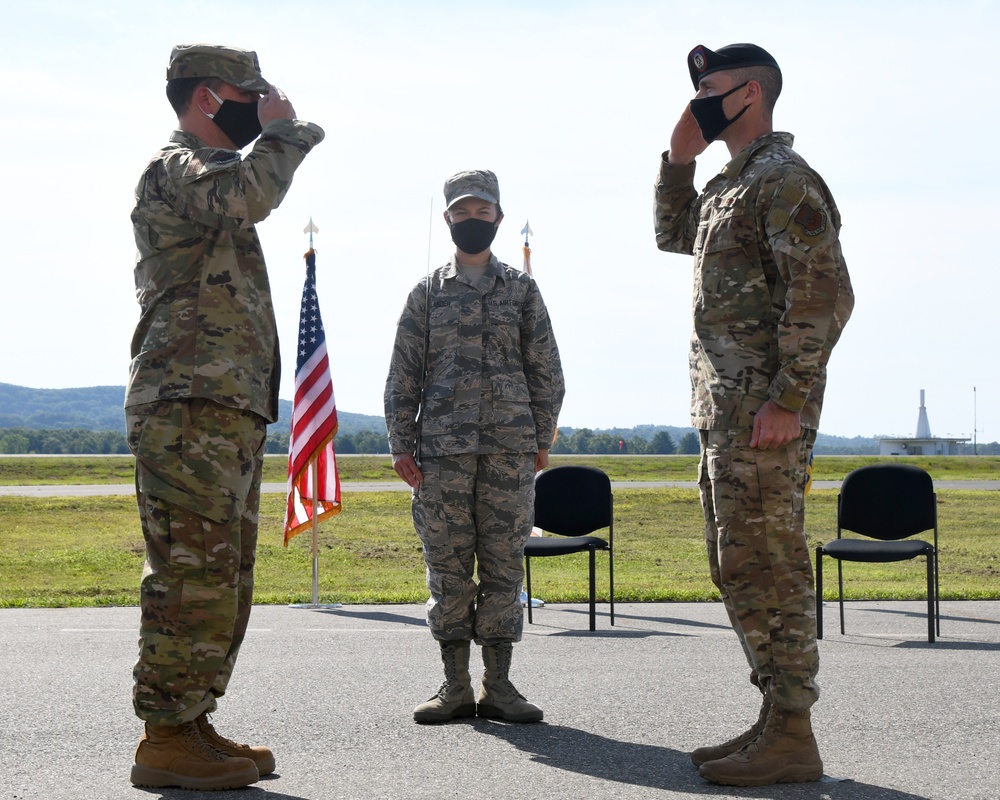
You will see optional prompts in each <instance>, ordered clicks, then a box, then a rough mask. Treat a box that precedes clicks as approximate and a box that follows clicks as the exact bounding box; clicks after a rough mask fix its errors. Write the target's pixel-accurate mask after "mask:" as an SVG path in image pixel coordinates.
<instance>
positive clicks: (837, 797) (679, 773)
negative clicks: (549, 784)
mask: <svg viewBox="0 0 1000 800" xmlns="http://www.w3.org/2000/svg"><path fill="white" fill-rule="evenodd" d="M472 727H473V728H474V729H475V730H476V731H477V732H479V733H482V734H486V735H488V736H495V737H496V738H498V739H503V740H504V741H506V742H508V743H509V744H511V745H513V746H514V747H516V748H518V749H519V750H522V751H523V752H525V753H528V754H529V755H530V756H531V759H532V761H534V762H536V763H539V764H546V765H548V766H551V767H553V768H555V769H561V770H566V771H567V772H574V773H578V774H580V775H587V776H590V777H593V778H600V779H603V780H608V781H615V782H616V783H623V784H629V785H632V786H646V787H650V788H655V789H662V790H665V791H671V792H688V793H691V794H698V795H703V796H713V795H719V796H727V797H731V796H733V795H732V792H733V791H739V792H740V793H741V795H740V796H743V793H744V792H750V793H752V794H747V795H746V796H747V797H754V798H775V800H778V798H789V797H805V796H808V797H816V796H817V794H816V791H817V788H818V786H819V785H820V784H817V783H811V784H796V785H797V786H799V787H801V788H802V790H804V791H805V792H806V794H802V793H801V792H800V793H796V792H795V790H794V788H793V787H792V785H790V784H778V785H775V786H758V787H752V788H742V789H741V788H736V787H728V786H716V785H714V784H711V783H709V782H708V781H706V780H704V779H703V778H702V777H701V776H700V775H698V771H697V770H696V769H695V768H694V766H692V764H691V760H690V757H689V756H688V754H687V753H684V752H681V751H679V750H674V749H672V748H669V747H658V746H655V745H647V744H636V743H634V742H622V741H617V740H615V739H608V738H606V737H604V736H598V735H596V734H592V733H588V732H587V731H581V730H577V729H576V728H567V727H564V726H561V725H549V724H546V723H541V724H538V725H516V724H506V723H502V722H490V721H487V720H481V719H477V720H476V721H475V722H474V723H473V725H472ZM821 785H822V795H821V796H822V797H823V798H824V800H927V798H925V797H923V796H922V795H915V794H910V793H909V792H899V791H896V790H894V789H889V788H885V787H882V786H872V785H868V784H864V783H857V782H855V781H852V780H850V779H847V780H837V779H829V778H826V777H825V776H824V780H823V781H822V783H821Z"/></svg>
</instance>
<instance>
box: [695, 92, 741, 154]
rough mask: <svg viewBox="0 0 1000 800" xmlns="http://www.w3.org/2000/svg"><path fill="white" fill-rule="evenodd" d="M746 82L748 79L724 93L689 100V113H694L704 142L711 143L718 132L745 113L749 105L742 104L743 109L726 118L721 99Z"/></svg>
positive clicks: (717, 136)
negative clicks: (730, 117)
mask: <svg viewBox="0 0 1000 800" xmlns="http://www.w3.org/2000/svg"><path fill="white" fill-rule="evenodd" d="M747 83H750V81H747V82H746V83H741V84H740V85H739V86H736V87H734V88H732V89H730V90H729V91H728V92H726V93H725V94H720V95H715V96H714V97H696V98H695V99H694V100H692V101H691V114H692V115H694V121H695V122H697V123H698V127H699V128H701V137H702V138H703V139H704V140H705V141H706V142H709V143H711V142H714V141H715V140H716V139H718V138H719V134H721V133H722V132H723V131H724V130H725V129H726V128H728V127H729V126H730V125H732V124H733V123H734V122H736V120H738V119H739V118H740V117H742V116H743V115H744V114H745V113H746V110H747V109H748V108H750V106H743V110H742V111H741V112H740V113H739V114H737V115H736V116H735V117H733V118H732V119H727V118H726V112H725V111H723V110H722V101H723V100H725V99H726V98H727V97H729V95H731V94H732V93H733V92H735V91H736V90H737V89H742V88H743V87H744V86H746V85H747Z"/></svg>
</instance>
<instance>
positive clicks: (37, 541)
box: [0, 457, 1000, 607]
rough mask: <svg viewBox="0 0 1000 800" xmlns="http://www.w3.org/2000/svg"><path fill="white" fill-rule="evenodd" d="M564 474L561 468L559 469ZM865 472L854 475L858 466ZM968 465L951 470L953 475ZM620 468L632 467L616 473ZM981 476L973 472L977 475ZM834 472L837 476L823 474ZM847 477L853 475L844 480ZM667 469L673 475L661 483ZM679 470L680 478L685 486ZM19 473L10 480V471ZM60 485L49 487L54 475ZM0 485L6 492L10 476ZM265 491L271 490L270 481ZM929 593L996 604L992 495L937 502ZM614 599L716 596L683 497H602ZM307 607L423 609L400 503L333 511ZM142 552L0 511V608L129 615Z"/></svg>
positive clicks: (264, 523)
mask: <svg viewBox="0 0 1000 800" xmlns="http://www.w3.org/2000/svg"><path fill="white" fill-rule="evenodd" d="M77 460H79V461H82V462H94V461H98V462H122V466H124V467H125V473H124V475H125V476H126V477H125V479H124V480H122V479H117V480H107V481H106V482H111V483H121V482H126V481H130V480H131V461H130V459H127V458H121V459H116V458H107V457H90V458H85V457H81V458H80V459H9V458H7V459H0V468H2V469H8V468H10V466H11V463H10V462H18V463H17V464H15V466H20V465H21V464H23V462H30V463H31V464H32V465H36V463H37V467H36V466H32V468H31V470H27V471H32V470H34V472H33V474H34V477H35V478H36V479H37V478H39V477H41V476H43V475H44V476H47V477H46V479H44V480H37V481H36V482H40V483H59V482H63V483H97V482H99V481H98V480H96V479H95V478H94V476H97V475H105V476H110V475H112V474H119V473H117V472H116V470H117V469H118V467H117V465H116V464H114V463H112V464H108V463H97V464H94V463H87V464H85V468H84V469H83V472H82V475H84V476H89V477H82V476H81V473H80V472H79V471H77V470H75V469H74V470H69V471H67V465H66V464H65V463H62V464H61V466H59V470H58V472H49V471H47V470H48V464H47V463H41V462H75V461H77ZM568 460H571V459H569V458H565V460H564V459H559V460H557V461H556V463H559V462H560V461H563V463H565V461H568ZM572 460H573V461H574V462H576V463H579V462H580V461H586V462H588V463H596V464H598V465H599V466H601V467H602V468H605V469H606V470H607V471H608V472H609V473H610V474H611V475H612V477H613V479H614V480H642V478H639V477H637V475H639V474H642V475H645V476H649V475H653V476H654V477H648V478H646V479H648V480H693V479H694V474H693V465H694V459H693V458H692V457H665V458H663V457H661V458H659V459H657V458H646V459H644V458H635V459H623V458H615V457H601V458H596V459H579V458H573V459H572ZM829 460H830V461H831V462H832V463H831V465H829V466H828V465H827V464H826V463H825V462H826V461H827V459H818V460H817V471H816V477H817V478H818V479H820V480H824V479H834V478H837V477H842V475H843V472H846V471H849V470H850V469H853V467H854V466H857V465H858V463H856V462H859V463H860V460H858V459H844V460H843V462H842V461H841V459H839V458H835V459H829ZM870 461H871V460H867V461H866V462H865V463H870ZM961 461H974V463H973V464H971V465H970V464H965V465H961V464H958V463H957V462H961ZM997 461H1000V459H976V460H973V459H955V462H956V467H955V469H954V470H952V471H949V470H948V469H947V468H946V467H943V466H937V465H933V466H932V470H933V471H932V474H934V472H937V475H936V477H939V478H941V477H948V478H949V479H956V480H957V479H960V478H958V477H956V476H957V475H962V476H966V477H967V478H968V477H976V478H979V479H988V476H989V477H996V469H997V464H996V462H997ZM628 462H632V463H628ZM979 462H982V469H978V468H979V466H980V463H979ZM342 464H343V468H342V476H343V479H344V480H352V481H361V480H386V479H388V478H389V474H387V472H386V470H387V469H388V459H387V458H386V457H362V458H358V459H343V462H342ZM833 464H837V466H836V467H835V468H834V467H833ZM849 465H853V466H849ZM675 468H677V469H679V471H674V470H675ZM685 470H692V471H691V473H690V474H688V472H686V471H685ZM18 471H20V470H18ZM57 474H58V475H60V476H62V480H61V481H59V480H56V479H55V476H56V475H57ZM0 475H6V476H7V477H6V478H0V483H13V482H14V481H12V480H11V479H10V475H9V473H3V472H0ZM271 479H272V480H281V477H280V476H279V477H274V476H271ZM836 499H837V493H836V491H835V490H816V491H814V492H812V493H811V494H810V496H809V506H808V522H807V533H808V537H809V541H810V545H811V546H812V547H813V548H814V547H815V545H816V544H818V543H819V542H822V541H826V540H829V539H831V538H834V537H835V536H836V523H835V519H836ZM938 499H939V509H940V528H941V553H940V567H941V576H940V581H941V593H942V597H943V598H949V599H998V598H1000V563H998V557H997V555H996V551H997V547H996V543H997V523H996V520H997V519H1000V492H994V491H959V490H945V491H939V493H938ZM283 504H284V498H283V497H282V496H280V495H266V496H265V498H264V501H263V503H262V508H261V525H260V542H259V546H258V562H257V573H256V575H257V577H256V580H257V583H256V594H255V597H256V601H257V602H260V603H290V602H308V601H309V600H310V599H311V596H312V556H311V537H310V536H309V535H303V536H299V537H298V538H296V539H294V540H293V541H292V543H291V545H290V546H289V547H288V548H284V547H282V544H281V523H282V515H283V511H284V508H283ZM615 525H616V528H615V579H616V580H615V583H616V587H615V596H616V599H618V600H620V601H702V600H715V599H717V594H716V591H715V589H714V587H713V586H712V585H711V582H710V581H709V579H708V575H707V568H706V558H705V552H704V543H703V522H702V516H701V509H700V506H699V502H698V494H697V491H696V490H693V489H686V488H684V489H670V488H667V489H664V488H649V489H618V490H617V491H616V492H615ZM319 548H320V599H321V601H323V602H333V601H338V602H343V603H415V602H423V600H425V599H426V597H427V590H426V588H425V586H424V566H423V560H422V557H421V553H420V544H419V542H418V540H417V538H416V535H415V534H414V533H413V529H412V526H411V523H410V518H409V495H408V494H407V493H406V492H350V493H345V495H344V511H343V513H341V514H340V515H338V516H337V517H335V518H333V519H331V520H328V521H327V522H324V523H323V524H322V526H321V529H320V535H319ZM598 561H599V565H598V591H599V593H600V594H601V596H602V597H603V598H605V599H606V597H607V591H608V586H607V568H606V559H605V558H604V557H603V556H601V555H599V556H598ZM142 562H143V544H142V534H141V531H140V529H139V525H138V521H137V517H136V512H135V501H134V499H133V498H131V497H87V498H22V497H0V607H22V606H40V607H61V606H100V605H134V604H136V603H137V601H138V597H137V587H138V582H139V574H140V572H141V570H142ZM827 569H828V570H829V575H830V577H829V578H828V581H827V592H826V597H827V599H832V598H833V597H834V596H835V591H836V582H835V579H834V578H833V576H834V575H835V573H834V572H833V570H832V562H828V566H827ZM845 574H846V577H845V589H846V594H847V596H848V597H849V598H851V599H896V600H901V599H916V598H922V597H924V596H925V595H924V591H925V589H924V566H923V561H922V560H919V561H913V562H904V563H903V564H887V565H866V564H847V565H846V566H845ZM586 575H587V567H586V556H583V555H581V556H579V557H565V558H556V559H545V560H539V561H537V562H535V563H534V565H533V569H532V577H533V590H534V594H535V596H536V597H542V598H544V599H545V600H546V602H549V603H556V602H581V601H583V600H584V599H585V598H586V594H587V576H586Z"/></svg>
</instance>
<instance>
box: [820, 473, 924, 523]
mask: <svg viewBox="0 0 1000 800" xmlns="http://www.w3.org/2000/svg"><path fill="white" fill-rule="evenodd" d="M837 527H838V535H839V529H841V528H844V529H846V530H849V531H854V532H855V533H860V534H862V535H864V536H870V537H872V538H873V539H883V540H895V539H905V538H906V537H907V536H913V535H914V534H917V533H921V532H922V531H927V530H932V529H933V530H935V532H936V530H937V498H936V497H935V495H934V481H933V480H931V476H930V475H929V474H928V473H927V472H926V471H924V470H922V469H920V468H919V467H914V466H910V465H908V464H872V465H871V466H868V467H859V468H858V469H856V470H854V471H852V472H850V473H849V474H848V475H847V477H845V478H844V482H843V484H842V485H841V487H840V497H839V498H838V500H837Z"/></svg>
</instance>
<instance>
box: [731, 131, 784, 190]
mask: <svg viewBox="0 0 1000 800" xmlns="http://www.w3.org/2000/svg"><path fill="white" fill-rule="evenodd" d="M794 141H795V137H794V136H792V134H790V133H785V132H784V131H772V132H771V133H765V134H764V135H763V136H759V137H757V138H756V139H754V140H753V141H752V142H750V144H748V145H747V146H746V147H744V148H743V149H742V150H740V152H738V153H737V154H736V155H735V156H733V159H732V161H730V162H729V163H728V164H726V166H724V167H723V168H722V174H723V175H725V176H726V177H727V178H729V180H734V179H736V178H738V177H739V176H740V173H741V172H743V168H744V167H745V166H746V165H747V162H748V161H749V160H750V159H751V158H752V157H753V156H754V154H755V153H757V152H758V151H759V150H763V149H764V148H765V147H768V146H770V145H772V144H782V145H785V146H786V147H791V146H792V143H793V142H794Z"/></svg>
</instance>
